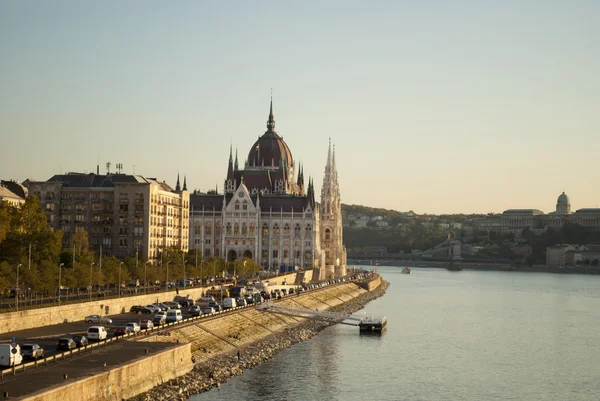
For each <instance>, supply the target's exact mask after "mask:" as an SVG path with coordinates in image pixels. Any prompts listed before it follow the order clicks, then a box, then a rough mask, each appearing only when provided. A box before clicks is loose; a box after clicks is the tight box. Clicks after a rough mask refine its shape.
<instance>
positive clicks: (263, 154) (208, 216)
mask: <svg viewBox="0 0 600 401" xmlns="http://www.w3.org/2000/svg"><path fill="white" fill-rule="evenodd" d="M190 205H191V210H190V234H189V238H190V245H189V247H190V249H197V250H198V252H199V253H200V254H201V255H203V256H204V257H205V258H209V257H220V258H224V259H226V260H227V261H230V262H231V261H235V260H243V259H244V258H252V259H254V260H255V261H256V262H257V263H259V264H260V265H262V267H263V268H264V269H279V268H281V267H282V266H283V267H284V268H285V269H291V268H293V267H296V266H297V267H302V268H315V269H318V270H319V276H320V278H326V277H327V278H329V277H338V276H342V275H345V271H346V249H345V247H344V245H343V240H342V211H341V200H340V189H339V183H338V173H337V168H336V165H335V147H333V148H332V146H331V142H330V144H329V150H328V154H327V162H326V166H325V174H324V178H323V186H322V188H321V203H317V202H316V200H315V189H314V185H313V181H312V179H311V178H308V182H305V178H304V169H303V167H302V166H301V165H300V164H299V163H296V162H295V161H294V159H293V157H292V152H291V150H290V148H289V147H288V145H287V144H286V143H285V142H284V140H283V137H281V136H279V135H278V134H277V132H276V131H275V118H274V116H273V101H272V100H271V107H270V112H269V118H268V121H267V131H266V132H265V133H264V134H263V135H262V136H259V137H258V139H257V140H256V142H255V143H254V144H253V145H252V146H251V148H250V151H249V152H248V157H247V159H246V160H245V162H244V165H243V168H241V166H240V164H239V162H238V154H237V150H236V152H235V160H234V158H233V149H232V148H230V150H229V163H228V166H227V174H226V178H225V181H224V192H223V194H218V193H216V191H215V193H210V194H204V193H193V194H191V195H190Z"/></svg>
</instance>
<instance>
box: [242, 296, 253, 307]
mask: <svg viewBox="0 0 600 401" xmlns="http://www.w3.org/2000/svg"><path fill="white" fill-rule="evenodd" d="M244 300H245V301H246V305H252V304H253V303H254V295H246V296H245V297H244Z"/></svg>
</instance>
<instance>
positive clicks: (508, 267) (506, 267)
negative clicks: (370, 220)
mask: <svg viewBox="0 0 600 401" xmlns="http://www.w3.org/2000/svg"><path fill="white" fill-rule="evenodd" d="M348 263H349V264H355V265H357V266H361V265H363V266H366V265H368V263H367V261H365V260H348ZM369 263H370V261H369ZM377 264H378V265H379V266H392V267H411V268H412V267H422V268H440V269H445V268H447V267H448V266H449V264H450V262H448V261H436V260H419V261H417V260H400V259H379V260H377ZM460 267H461V268H462V269H463V270H483V271H486V270H487V271H511V272H528V273H557V274H600V267H599V266H575V267H546V266H539V265H536V266H528V265H523V264H509V263H474V262H464V261H462V262H460Z"/></svg>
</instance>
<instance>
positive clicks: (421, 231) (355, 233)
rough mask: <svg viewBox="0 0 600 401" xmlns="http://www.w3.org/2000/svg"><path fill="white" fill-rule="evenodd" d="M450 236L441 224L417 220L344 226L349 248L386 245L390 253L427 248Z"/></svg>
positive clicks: (345, 238) (345, 240)
mask: <svg viewBox="0 0 600 401" xmlns="http://www.w3.org/2000/svg"><path fill="white" fill-rule="evenodd" d="M447 238H448V233H447V231H446V230H444V229H442V228H441V227H439V226H433V227H425V226H423V225H421V224H419V223H417V222H411V223H409V224H406V225H403V226H391V227H381V228H371V227H367V228H352V227H344V242H345V243H346V247H348V248H362V247H365V246H385V247H386V248H387V251H388V252H390V253H397V252H399V251H400V250H402V251H404V252H410V251H411V250H412V249H421V250H426V249H429V248H432V247H433V246H435V245H437V244H439V243H440V242H443V241H444V240H446V239H447Z"/></svg>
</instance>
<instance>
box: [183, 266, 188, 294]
mask: <svg viewBox="0 0 600 401" xmlns="http://www.w3.org/2000/svg"><path fill="white" fill-rule="evenodd" d="M186 263H187V260H185V259H183V288H184V289H185V282H186V281H187V280H186V277H185V264H186Z"/></svg>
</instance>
